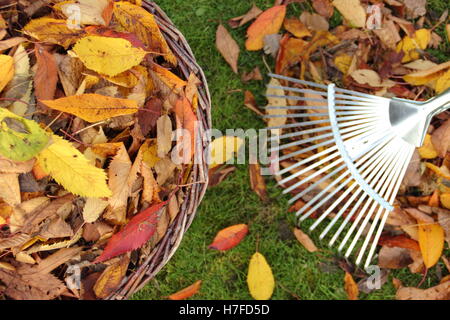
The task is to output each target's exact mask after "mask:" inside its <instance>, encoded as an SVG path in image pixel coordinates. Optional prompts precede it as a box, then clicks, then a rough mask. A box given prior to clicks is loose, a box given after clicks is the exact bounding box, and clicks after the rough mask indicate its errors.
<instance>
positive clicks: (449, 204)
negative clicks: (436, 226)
mask: <svg viewBox="0 0 450 320" xmlns="http://www.w3.org/2000/svg"><path fill="white" fill-rule="evenodd" d="M439 200H440V201H441V203H442V205H443V206H444V207H445V208H446V209H450V193H443V194H441V195H440V197H439Z"/></svg>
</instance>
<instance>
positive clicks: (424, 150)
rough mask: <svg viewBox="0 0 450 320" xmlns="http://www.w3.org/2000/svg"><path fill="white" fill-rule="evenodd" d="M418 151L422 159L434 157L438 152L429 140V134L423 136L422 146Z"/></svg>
mask: <svg viewBox="0 0 450 320" xmlns="http://www.w3.org/2000/svg"><path fill="white" fill-rule="evenodd" d="M418 151H419V155H420V157H421V158H422V159H434V158H436V157H437V156H438V152H437V151H436V149H435V148H434V146H433V143H432V142H431V135H429V134H427V135H426V136H425V141H424V143H423V146H421V147H420V148H419V149H418Z"/></svg>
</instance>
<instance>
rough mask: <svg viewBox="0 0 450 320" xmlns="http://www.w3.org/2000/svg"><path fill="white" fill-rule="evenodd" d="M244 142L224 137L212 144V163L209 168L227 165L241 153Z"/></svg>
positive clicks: (237, 138)
mask: <svg viewBox="0 0 450 320" xmlns="http://www.w3.org/2000/svg"><path fill="white" fill-rule="evenodd" d="M243 143H244V141H243V140H242V139H241V138H239V137H234V136H224V137H220V138H217V139H215V140H214V141H213V142H212V143H211V162H210V165H209V167H210V168H214V167H217V166H218V165H220V164H223V163H226V162H227V161H228V160H230V159H231V158H232V157H233V155H234V154H235V153H237V152H238V151H239V149H240V148H241V146H242V145H243Z"/></svg>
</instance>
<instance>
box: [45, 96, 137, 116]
mask: <svg viewBox="0 0 450 320" xmlns="http://www.w3.org/2000/svg"><path fill="white" fill-rule="evenodd" d="M40 102H42V103H43V104H45V105H46V106H47V107H49V108H51V109H55V110H58V111H63V112H67V113H70V114H73V115H75V116H77V117H79V118H81V119H83V120H86V121H88V122H97V121H102V120H106V119H109V118H113V117H118V116H123V115H127V114H133V113H136V112H137V111H138V105H137V103H136V101H134V100H129V99H119V98H112V97H107V96H102V95H99V94H94V93H88V94H82V95H79V96H70V97H65V98H60V99H56V100H40Z"/></svg>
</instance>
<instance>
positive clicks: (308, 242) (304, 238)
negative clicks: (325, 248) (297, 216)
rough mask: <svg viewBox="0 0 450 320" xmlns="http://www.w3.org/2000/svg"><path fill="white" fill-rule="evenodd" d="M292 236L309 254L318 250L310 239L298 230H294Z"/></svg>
mask: <svg viewBox="0 0 450 320" xmlns="http://www.w3.org/2000/svg"><path fill="white" fill-rule="evenodd" d="M294 235H295V237H296V238H297V240H298V242H300V243H301V244H302V246H303V247H304V248H305V249H306V250H308V251H309V252H316V251H318V250H319V249H317V247H316V245H315V244H314V242H313V241H312V240H311V238H310V237H309V236H308V235H307V234H306V233H304V232H303V231H302V230H300V229H299V228H295V229H294Z"/></svg>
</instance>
